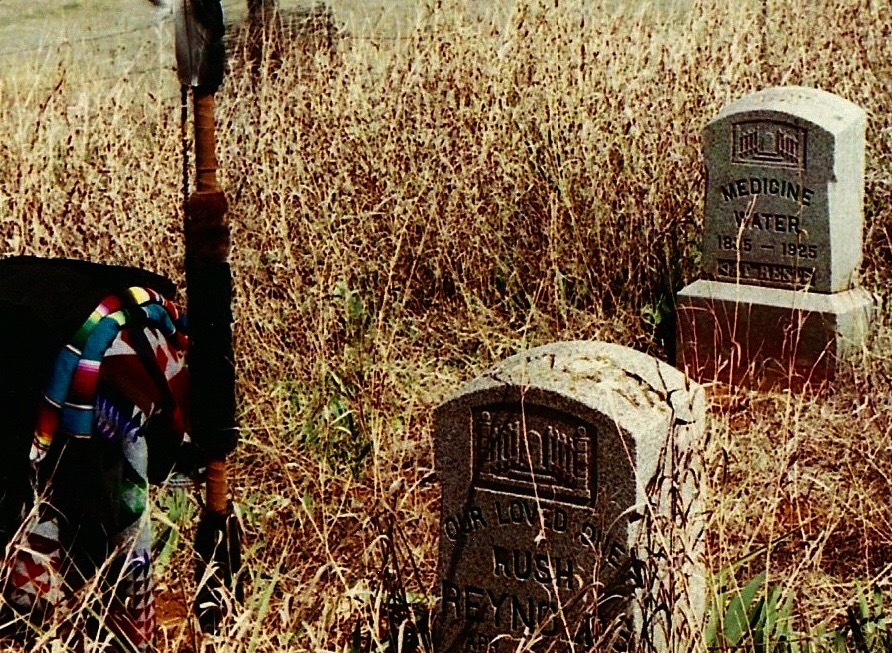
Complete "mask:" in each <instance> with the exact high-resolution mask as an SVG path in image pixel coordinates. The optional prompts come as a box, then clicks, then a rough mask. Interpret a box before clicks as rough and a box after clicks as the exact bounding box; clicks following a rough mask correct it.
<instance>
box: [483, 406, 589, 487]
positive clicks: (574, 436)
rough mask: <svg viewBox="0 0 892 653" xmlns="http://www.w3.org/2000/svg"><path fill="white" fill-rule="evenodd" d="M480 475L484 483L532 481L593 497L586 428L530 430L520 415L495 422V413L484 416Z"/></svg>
mask: <svg viewBox="0 0 892 653" xmlns="http://www.w3.org/2000/svg"><path fill="white" fill-rule="evenodd" d="M477 435H478V448H477V452H478V456H479V465H480V467H479V470H480V477H481V478H482V479H484V480H485V479H487V478H488V479H491V480H492V479H500V480H504V481H508V482H518V481H520V482H524V481H525V482H528V483H537V484H542V485H550V486H552V487H555V488H560V489H565V490H569V491H571V492H573V493H574V494H578V495H580V496H583V497H590V496H591V488H590V487H589V485H590V484H589V478H590V475H589V465H590V462H591V445H592V442H591V438H590V436H589V434H588V432H587V430H586V428H585V427H584V426H579V427H577V428H576V430H575V433H571V432H570V430H568V429H566V428H565V427H561V426H555V425H552V424H544V425H541V426H538V425H537V426H536V428H530V427H529V425H526V424H524V421H523V419H522V418H521V417H520V416H517V415H511V416H509V417H506V418H505V419H504V420H503V421H501V422H499V423H496V422H495V420H494V419H493V415H492V413H490V412H488V411H483V412H482V413H481V414H480V420H479V429H478V433H477Z"/></svg>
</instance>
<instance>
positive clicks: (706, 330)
mask: <svg viewBox="0 0 892 653" xmlns="http://www.w3.org/2000/svg"><path fill="white" fill-rule="evenodd" d="M865 124H866V118H865V114H864V111H863V110H862V109H860V108H859V107H857V106H856V105H854V104H852V103H851V102H848V101H847V100H844V99H842V98H840V97H837V96H835V95H832V94H831V93H827V92H825V91H821V90H818V89H814V88H804V87H800V86H791V87H777V88H770V89H767V90H764V91H759V92H757V93H753V94H751V95H748V96H746V97H744V98H742V99H740V100H738V101H736V102H733V103H731V104H729V105H728V106H726V107H725V108H724V109H722V111H721V112H720V113H719V115H717V116H716V117H715V118H713V119H712V120H711V121H710V122H709V124H708V125H707V126H706V128H705V129H704V132H703V151H704V158H705V160H706V172H707V181H706V216H705V221H704V234H703V267H704V271H703V272H704V277H705V278H706V280H700V281H697V282H695V283H693V284H691V285H690V286H688V287H687V288H685V289H684V290H682V291H681V292H680V293H679V295H678V300H677V302H676V309H677V317H678V330H677V333H678V336H677V342H676V345H677V347H676V351H677V362H678V366H679V367H680V368H681V369H683V370H684V371H685V372H686V373H687V374H689V375H691V377H692V378H694V379H697V380H700V381H703V380H717V381H723V382H726V383H730V384H732V385H739V386H744V387H751V388H761V389H774V388H791V389H801V388H804V387H805V386H807V385H817V384H821V383H823V382H825V381H830V380H832V379H833V378H834V376H835V374H836V369H837V365H838V361H839V359H840V358H842V357H844V356H845V355H846V354H847V353H848V352H849V351H851V350H853V349H856V348H858V347H859V346H860V345H861V344H862V343H863V342H864V339H865V337H866V335H867V330H868V325H869V323H870V320H871V316H872V303H871V299H870V295H869V294H868V293H866V292H865V291H863V290H858V289H857V288H856V282H857V272H858V267H859V266H860V264H861V259H862V252H861V247H862V231H863V226H864V216H863V209H862V205H863V200H864V132H865ZM708 280H711V281H708Z"/></svg>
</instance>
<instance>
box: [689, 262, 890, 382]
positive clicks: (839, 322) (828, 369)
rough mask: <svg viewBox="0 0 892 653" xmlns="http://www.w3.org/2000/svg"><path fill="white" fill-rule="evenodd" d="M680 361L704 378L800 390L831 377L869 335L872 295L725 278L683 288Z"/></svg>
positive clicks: (857, 290) (695, 375)
mask: <svg viewBox="0 0 892 653" xmlns="http://www.w3.org/2000/svg"><path fill="white" fill-rule="evenodd" d="M676 310H677V316H678V336H677V338H678V340H677V351H678V367H679V369H681V370H684V371H685V372H686V373H687V374H688V375H689V376H690V377H691V378H693V379H695V380H698V381H701V382H702V381H719V382H722V383H727V384H729V385H732V386H738V387H744V388H753V389H763V390H765V389H786V388H789V389H792V390H801V389H803V388H804V387H806V386H813V387H814V386H819V385H821V384H824V383H826V382H829V381H832V380H833V379H834V377H835V376H836V370H837V366H838V364H839V361H840V360H841V359H844V358H845V357H846V356H848V355H850V354H851V353H853V352H855V351H857V350H858V349H859V348H860V347H861V346H862V344H863V343H864V341H865V338H866V336H867V332H868V327H869V325H870V322H871V318H872V315H873V300H872V298H871V296H870V293H868V292H867V291H866V290H864V289H863V288H853V289H851V290H845V291H842V292H837V293H830V294H823V293H814V292H805V291H794V290H785V289H781V288H764V287H759V286H752V285H746V284H738V283H727V282H721V281H707V280H702V279H701V280H699V281H695V282H694V283H692V284H691V285H689V286H687V287H686V288H684V289H683V290H682V291H681V292H679V293H678V299H677V302H676Z"/></svg>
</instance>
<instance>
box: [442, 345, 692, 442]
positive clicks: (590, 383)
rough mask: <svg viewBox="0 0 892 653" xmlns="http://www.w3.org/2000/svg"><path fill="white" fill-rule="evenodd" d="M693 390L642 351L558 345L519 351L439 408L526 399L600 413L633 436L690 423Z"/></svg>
mask: <svg viewBox="0 0 892 653" xmlns="http://www.w3.org/2000/svg"><path fill="white" fill-rule="evenodd" d="M695 388H699V386H693V387H692V384H691V382H690V380H689V379H688V377H686V376H685V375H684V374H683V373H682V372H680V371H678V370H677V369H675V368H674V367H672V366H671V365H669V364H667V363H664V362H663V361H660V360H658V359H656V358H653V357H651V356H648V355H647V354H644V353H642V352H639V351H636V350H634V349H630V348H628V347H623V346H621V345H615V344H611V343H606V342H595V341H583V340H579V341H567V342H556V343H550V344H547V345H543V346H541V347H536V348H534V349H530V350H527V351H525V352H521V353H519V354H516V355H514V356H511V357H510V358H507V359H506V360H504V361H502V362H501V363H499V364H498V365H496V366H495V367H493V368H492V369H490V370H488V371H486V372H484V373H483V374H482V375H480V376H479V377H477V378H476V379H474V380H473V381H471V382H470V383H468V384H467V385H465V386H464V387H463V388H462V389H461V390H460V391H459V392H458V393H457V394H456V395H454V396H453V397H451V398H450V399H449V400H448V401H447V402H445V403H444V404H443V406H441V408H443V407H445V406H447V405H451V404H454V403H455V402H459V403H461V404H467V405H472V404H477V403H489V402H491V401H493V400H494V399H498V398H499V397H500V395H501V394H504V395H505V400H506V401H509V400H510V401H515V400H516V397H526V399H527V400H528V401H530V403H541V401H542V399H543V398H544V397H548V399H549V403H550V404H552V405H553V402H554V401H560V402H563V403H567V404H577V405H579V406H582V407H584V408H585V409H588V410H593V411H596V412H598V413H601V414H605V413H609V417H610V418H612V419H613V420H614V421H615V422H616V423H617V425H618V426H620V427H622V428H623V429H625V430H627V431H636V430H638V429H639V427H640V426H641V424H642V423H645V422H649V421H652V420H653V419H654V417H655V416H659V419H661V420H662V419H666V418H667V417H672V420H673V421H677V422H681V423H687V422H688V421H690V420H691V419H692V415H693V413H692V406H691V402H692V398H693V397H694V396H695V395H696V394H697V393H696V391H695Z"/></svg>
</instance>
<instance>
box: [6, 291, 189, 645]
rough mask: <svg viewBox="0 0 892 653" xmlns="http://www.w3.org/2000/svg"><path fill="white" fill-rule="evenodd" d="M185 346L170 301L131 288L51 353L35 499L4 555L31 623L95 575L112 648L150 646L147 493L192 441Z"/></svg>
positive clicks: (16, 601) (15, 600) (73, 597)
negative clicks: (188, 426) (188, 427)
mask: <svg viewBox="0 0 892 653" xmlns="http://www.w3.org/2000/svg"><path fill="white" fill-rule="evenodd" d="M186 349H187V338H186V336H185V334H184V330H183V329H182V322H181V316H180V314H179V312H178V310H177V308H176V306H174V305H173V304H172V303H171V302H170V301H169V300H167V299H166V298H164V297H163V296H161V295H160V294H158V293H157V292H155V291H154V290H151V289H148V288H142V287H132V288H130V289H129V290H128V291H127V292H125V293H119V294H115V295H111V296H108V297H106V298H105V299H104V300H103V301H102V302H101V303H100V304H99V305H98V306H97V307H96V309H95V310H94V311H93V313H92V314H91V315H90V316H89V318H88V319H87V320H86V321H85V322H84V323H83V325H82V326H81V327H80V329H78V331H77V332H76V333H75V335H74V337H73V338H71V340H70V341H69V342H68V344H67V345H66V346H65V347H64V348H63V349H62V350H61V351H60V353H59V354H58V357H57V358H56V361H55V365H54V366H53V369H52V373H51V375H50V377H49V381H48V382H47V383H46V385H45V386H44V392H43V396H42V399H41V401H40V404H39V406H38V408H37V424H36V428H35V433H34V438H33V442H32V446H31V455H30V458H31V469H32V481H33V484H34V490H35V496H34V502H33V506H31V509H30V511H29V514H28V515H27V517H26V519H25V521H24V523H23V526H22V528H21V529H20V531H19V533H18V534H17V535H16V536H15V537H14V538H13V539H12V541H11V542H10V545H9V550H8V551H9V554H8V556H7V563H8V565H9V578H8V580H7V584H6V588H5V592H4V593H5V598H6V601H7V603H8V604H10V605H12V606H13V607H14V608H15V609H16V610H17V611H18V612H19V613H21V614H23V615H27V616H28V618H29V620H30V621H31V623H45V622H46V620H48V619H49V617H50V616H51V615H52V613H53V611H54V610H55V609H57V608H59V607H60V606H63V605H68V604H74V603H76V602H77V601H78V593H79V592H81V591H82V590H83V588H84V587H86V586H87V585H88V583H92V582H93V581H94V580H96V579H98V581H97V582H98V583H99V586H100V588H101V594H102V596H103V597H104V602H105V606H104V609H105V610H106V613H105V614H104V616H103V617H102V618H101V621H102V623H103V627H104V628H106V629H107V630H108V631H110V632H111V633H112V635H113V637H114V638H115V640H116V644H115V650H125V651H145V650H148V649H149V648H150V647H151V645H152V642H153V637H154V627H155V613H154V600H153V596H152V576H151V541H152V540H151V528H150V522H149V513H148V509H147V490H148V485H149V483H150V482H159V481H161V480H163V479H164V478H165V477H166V476H167V475H168V474H169V473H170V471H171V470H172V469H173V467H174V466H175V464H176V462H177V458H178V455H179V453H180V451H181V447H182V445H183V443H184V441H187V440H188V436H187V435H186V426H185V425H186V424H187V421H188V415H187V414H185V411H186V406H187V403H188V402H187V401H186V397H187V387H188V383H187V381H188V380H187V373H186V367H185V358H186ZM150 452H151V455H149V454H150ZM97 572H100V573H97ZM94 587H95V585H91V591H93V588H94Z"/></svg>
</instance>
